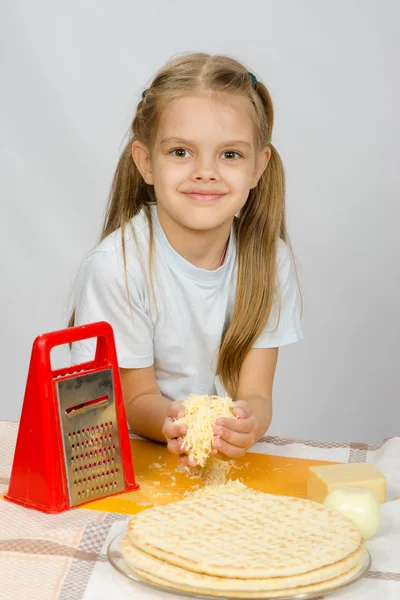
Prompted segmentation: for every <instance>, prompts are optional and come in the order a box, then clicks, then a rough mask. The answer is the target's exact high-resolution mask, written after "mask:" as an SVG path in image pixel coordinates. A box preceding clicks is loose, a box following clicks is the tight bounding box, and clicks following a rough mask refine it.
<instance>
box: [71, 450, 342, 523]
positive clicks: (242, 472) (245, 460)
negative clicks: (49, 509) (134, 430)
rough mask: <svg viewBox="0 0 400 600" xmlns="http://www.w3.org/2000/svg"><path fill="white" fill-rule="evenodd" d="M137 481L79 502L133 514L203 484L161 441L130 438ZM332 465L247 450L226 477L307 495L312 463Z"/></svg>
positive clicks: (256, 486)
mask: <svg viewBox="0 0 400 600" xmlns="http://www.w3.org/2000/svg"><path fill="white" fill-rule="evenodd" d="M130 442H131V450H132V458H133V464H134V468H135V476H136V481H137V483H138V484H139V485H140V489H139V490H136V491H134V492H128V493H125V494H118V495H115V496H110V497H108V498H104V499H102V500H96V501H94V502H90V503H88V504H85V505H82V506H81V507H80V508H83V509H86V510H100V511H105V512H118V513H125V514H136V513H138V512H140V511H141V510H145V509H146V508H150V507H152V506H154V505H156V504H167V503H168V502H173V501H176V500H180V499H181V498H183V496H184V493H185V491H187V490H189V491H192V490H195V489H197V486H198V487H201V486H202V484H201V482H200V481H199V480H198V479H189V478H188V477H187V476H186V475H185V474H184V473H177V472H176V468H177V465H178V461H177V457H176V456H174V455H173V454H171V453H170V452H169V451H168V450H167V448H166V446H165V445H164V444H157V443H155V442H149V441H145V440H130ZM328 464H334V463H332V462H328V461H320V460H307V459H303V458H290V457H286V456H270V455H268V454H253V453H247V454H246V455H245V456H244V457H242V458H238V459H236V460H235V464H234V466H233V467H232V469H231V471H230V474H229V477H230V479H240V480H241V481H242V482H243V483H244V484H245V485H247V486H249V487H251V488H253V489H255V490H260V491H262V492H266V493H269V494H280V495H283V496H297V497H299V498H306V497H307V471H308V467H309V466H311V465H313V466H315V465H328Z"/></svg>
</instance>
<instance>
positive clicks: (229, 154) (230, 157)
mask: <svg viewBox="0 0 400 600" xmlns="http://www.w3.org/2000/svg"><path fill="white" fill-rule="evenodd" d="M224 154H226V155H227V158H228V160H234V159H235V156H234V155H235V154H236V156H238V157H239V158H240V157H241V154H239V152H235V151H234V150H227V151H226V152H224Z"/></svg>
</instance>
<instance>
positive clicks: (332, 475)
mask: <svg viewBox="0 0 400 600" xmlns="http://www.w3.org/2000/svg"><path fill="white" fill-rule="evenodd" d="M342 486H362V487H366V488H368V489H369V490H371V492H373V493H374V494H375V495H376V497H377V498H378V500H379V502H385V500H386V479H385V476H384V475H382V473H381V472H380V471H379V470H378V469H376V468H375V467H373V466H372V465H370V464H368V463H348V464H341V465H322V466H319V467H309V468H308V479H307V496H308V498H309V499H310V500H314V501H315V502H321V503H322V502H323V501H324V500H325V498H326V496H327V495H328V494H329V492H330V491H332V490H334V489H335V488H338V487H342Z"/></svg>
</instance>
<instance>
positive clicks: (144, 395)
mask: <svg viewBox="0 0 400 600" xmlns="http://www.w3.org/2000/svg"><path fill="white" fill-rule="evenodd" d="M120 374H121V384H122V393H123V397H124V403H125V411H126V417H127V420H128V423H129V425H130V427H131V428H132V429H133V431H135V432H136V433H138V434H139V435H141V436H143V437H146V438H149V439H151V440H154V441H156V442H164V443H165V442H167V443H168V447H169V449H170V450H171V451H175V453H177V454H179V453H180V448H179V449H178V448H175V446H177V444H178V442H177V440H176V438H177V437H178V436H180V435H185V433H186V431H187V428H186V426H185V425H180V426H179V425H175V424H174V419H179V418H180V417H182V416H183V415H184V411H183V410H182V405H181V403H180V402H170V401H169V400H167V399H166V398H164V396H162V395H161V392H160V389H159V387H158V385H157V381H156V378H155V375H154V368H153V367H152V366H151V367H146V368H144V369H120Z"/></svg>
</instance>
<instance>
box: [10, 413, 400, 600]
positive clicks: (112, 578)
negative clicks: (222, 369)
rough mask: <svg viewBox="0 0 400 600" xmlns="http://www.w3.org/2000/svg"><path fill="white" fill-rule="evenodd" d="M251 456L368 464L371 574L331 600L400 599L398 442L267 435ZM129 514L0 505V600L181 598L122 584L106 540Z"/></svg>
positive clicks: (13, 428) (12, 426)
mask: <svg viewBox="0 0 400 600" xmlns="http://www.w3.org/2000/svg"><path fill="white" fill-rule="evenodd" d="M17 431H18V424H17V423H11V422H4V421H0V494H1V493H3V492H4V491H5V490H6V489H7V486H8V481H9V476H10V471H11V465H12V459H13V454H14V447H15V441H16V436H17ZM251 451H253V452H258V453H263V454H274V455H279V456H291V457H297V458H308V459H316V460H327V461H337V462H369V463H371V464H374V465H375V466H376V467H378V468H379V469H380V470H381V471H382V472H383V473H384V475H385V476H386V478H387V483H388V502H386V504H385V505H383V507H382V512H383V520H382V525H381V527H380V530H379V531H378V533H377V535H376V536H375V537H374V539H373V540H371V541H369V542H368V544H367V546H368V548H369V551H370V553H371V555H372V569H371V571H370V572H369V574H368V576H367V577H366V578H364V579H363V580H362V581H360V582H357V583H356V584H354V585H352V586H350V587H349V588H345V589H344V590H342V591H341V592H338V593H335V594H334V595H330V596H329V598H332V600H346V599H350V598H351V599H352V600H399V599H400V499H397V498H400V438H389V439H387V440H385V441H384V442H383V443H382V444H380V445H376V446H368V445H367V444H362V443H351V444H345V443H334V442H314V441H299V440H294V439H286V438H277V437H265V438H263V440H261V441H260V442H259V443H257V444H256V445H255V446H254V447H253V448H252V449H251ZM127 521H128V519H127V516H126V515H120V514H116V513H102V512H97V511H87V510H80V509H76V510H71V511H67V512H65V513H62V514H59V515H46V514H42V513H39V512H37V511H33V510H27V509H24V508H23V507H20V506H17V505H14V504H12V503H10V502H6V501H0V599H1V600H50V599H52V600H53V599H56V598H57V599H61V600H110V598H111V597H112V598H118V600H119V599H121V600H124V599H127V600H128V599H131V600H132V598H135V599H136V600H137V599H139V598H140V599H142V598H143V599H144V600H156V599H157V600H161V599H162V598H165V600H168V599H169V600H173V599H178V598H181V599H182V596H179V597H178V596H175V595H173V594H162V593H160V592H153V591H151V590H148V589H145V588H142V587H141V586H139V585H132V584H129V586H127V585H126V584H125V582H124V581H123V580H122V578H120V576H119V575H118V574H117V573H116V572H115V571H114V570H113V569H112V568H111V566H110V565H109V564H108V562H107V558H106V550H107V546H108V543H109V541H110V540H111V539H112V538H113V537H114V536H115V535H116V534H117V533H119V532H120V531H122V530H123V529H124V528H125V527H126V523H127Z"/></svg>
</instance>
